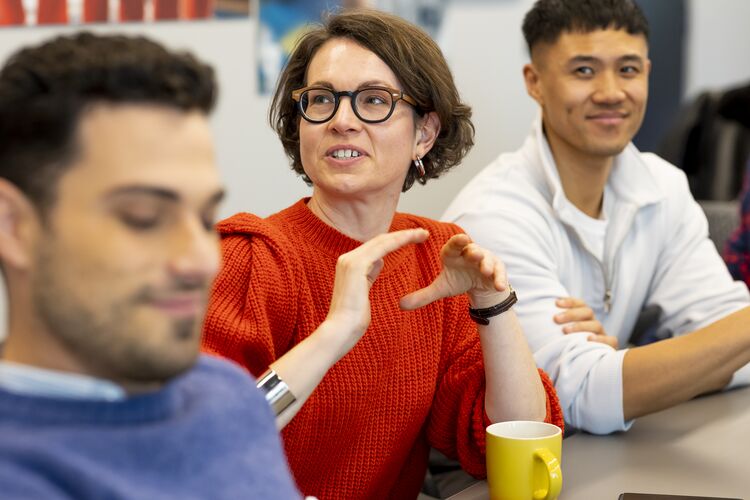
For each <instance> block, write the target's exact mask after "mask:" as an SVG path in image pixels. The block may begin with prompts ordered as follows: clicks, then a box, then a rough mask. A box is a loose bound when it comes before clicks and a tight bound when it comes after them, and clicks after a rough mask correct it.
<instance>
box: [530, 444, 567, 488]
mask: <svg viewBox="0 0 750 500" xmlns="http://www.w3.org/2000/svg"><path fill="white" fill-rule="evenodd" d="M534 457H535V458H538V459H539V460H541V461H542V463H544V466H545V467H546V468H547V478H548V479H549V485H548V487H547V490H546V491H545V490H536V491H535V492H534V500H554V499H555V498H557V497H558V496H559V495H560V490H561V489H562V471H561V470H560V461H559V460H558V459H557V457H555V455H553V454H552V452H551V451H549V450H548V449H547V448H539V449H538V450H535V451H534Z"/></svg>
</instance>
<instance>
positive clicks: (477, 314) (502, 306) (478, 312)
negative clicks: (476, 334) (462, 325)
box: [469, 284, 518, 326]
mask: <svg viewBox="0 0 750 500" xmlns="http://www.w3.org/2000/svg"><path fill="white" fill-rule="evenodd" d="M508 289H509V290H510V295H508V297H507V298H506V299H505V300H504V301H502V302H500V303H499V304H497V305H494V306H492V307H485V308H483V309H474V308H473V307H470V308H469V316H470V317H471V319H473V320H474V322H475V323H478V324H480V325H485V326H487V325H489V324H490V320H489V318H491V317H493V316H497V315H499V314H502V313H504V312H505V311H507V310H508V309H510V308H511V307H513V304H515V303H516V302H518V297H517V296H516V291H515V290H513V287H512V286H510V284H509V285H508Z"/></svg>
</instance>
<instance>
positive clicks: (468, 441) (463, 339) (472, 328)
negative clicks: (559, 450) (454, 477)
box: [427, 295, 564, 477]
mask: <svg viewBox="0 0 750 500" xmlns="http://www.w3.org/2000/svg"><path fill="white" fill-rule="evenodd" d="M468 308H469V302H468V298H467V297H466V295H461V296H458V297H454V298H452V299H447V300H446V301H445V321H444V324H445V325H446V330H447V331H446V332H445V336H444V338H445V339H446V340H445V342H444V344H443V352H442V354H441V365H440V372H439V378H438V387H437V390H436V394H435V399H434V402H433V406H432V410H431V413H430V417H429V422H428V427H427V437H428V440H429V441H430V444H431V445H432V446H433V447H435V448H436V449H438V450H440V451H441V452H442V453H443V454H445V455H446V456H448V457H451V458H457V459H458V460H459V462H460V463H461V467H462V468H463V469H464V470H465V471H466V472H468V473H469V474H471V475H472V476H475V477H485V476H486V474H487V472H486V467H485V429H486V428H487V426H488V425H490V424H491V423H492V422H491V421H490V420H489V419H488V418H487V414H486V413H485V409H484V395H485V376H484V362H483V358H482V346H481V343H480V341H479V334H478V332H477V326H476V324H475V323H474V322H472V321H471V319H470V318H469V316H468V313H467V311H468ZM539 373H540V376H541V378H542V383H543V385H544V390H545V392H546V397H547V416H546V418H545V421H546V422H549V423H553V424H555V425H557V426H559V427H560V428H561V429H562V428H563V426H564V423H563V414H562V410H561V409H560V403H559V401H558V399H557V394H556V392H555V388H554V385H553V383H552V381H551V380H550V379H549V377H548V376H547V375H546V374H545V373H544V372H543V371H542V370H539Z"/></svg>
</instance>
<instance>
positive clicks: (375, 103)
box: [292, 86, 418, 123]
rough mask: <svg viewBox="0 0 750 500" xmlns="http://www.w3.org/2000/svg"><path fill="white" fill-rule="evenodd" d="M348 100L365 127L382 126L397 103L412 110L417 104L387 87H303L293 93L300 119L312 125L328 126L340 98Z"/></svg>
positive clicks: (398, 91) (401, 93) (399, 92)
mask: <svg viewBox="0 0 750 500" xmlns="http://www.w3.org/2000/svg"><path fill="white" fill-rule="evenodd" d="M343 96H347V97H348V98H349V100H350V101H351V104H352V110H353V111H354V114H355V115H357V118H359V119H360V120H362V121H363V122H366V123H381V122H384V121H386V120H387V119H388V118H390V117H391V115H392V114H393V110H394V109H395V108H396V103H397V102H398V101H400V100H403V101H406V102H407V103H409V104H411V105H412V106H414V107H415V108H417V107H418V105H417V101H415V100H414V99H412V98H411V97H409V96H408V95H406V94H404V93H403V92H402V91H400V90H397V89H392V88H389V87H365V88H362V89H359V90H342V91H340V92H336V91H334V90H331V89H329V88H326V87H315V86H313V87H303V88H301V89H297V90H294V91H292V99H294V100H295V101H297V107H298V108H299V111H300V113H302V117H303V118H304V119H305V120H307V121H309V122H311V123H323V122H327V121H328V120H330V119H331V118H333V116H334V115H335V114H336V111H338V109H339V104H340V103H341V98H342V97H343Z"/></svg>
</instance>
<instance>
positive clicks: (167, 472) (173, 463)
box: [0, 356, 300, 500]
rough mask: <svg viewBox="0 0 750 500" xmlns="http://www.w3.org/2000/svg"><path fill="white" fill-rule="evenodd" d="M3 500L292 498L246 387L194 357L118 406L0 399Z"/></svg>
mask: <svg viewBox="0 0 750 500" xmlns="http://www.w3.org/2000/svg"><path fill="white" fill-rule="evenodd" d="M0 498H2V499H3V500H15V499H45V500H47V499H71V498H75V499H108V500H109V499H148V500H159V499H165V500H166V499H169V500H174V499H211V500H214V499H232V500H235V499H250V498H262V499H285V500H286V499H298V498H300V494H299V492H298V491H297V489H296V487H295V485H294V483H293V480H292V478H291V475H290V472H289V468H288V466H287V463H286V458H285V456H284V452H283V450H282V447H281V441H280V438H279V436H278V433H277V432H276V428H275V426H274V419H273V416H272V414H271V411H270V408H269V407H268V405H267V404H266V402H265V399H264V398H263V396H262V395H261V394H260V393H259V391H258V390H257V389H256V388H255V385H254V384H253V383H252V380H251V379H250V378H249V376H248V375H247V374H245V373H244V372H242V371H241V370H240V369H239V368H236V367H234V366H232V365H230V364H229V363H227V362H225V361H221V360H218V359H215V358H210V357H205V356H203V357H201V358H200V359H199V361H198V363H197V364H196V366H195V367H194V368H193V369H191V370H190V371H189V372H188V373H186V374H185V375H182V376H180V377H178V378H177V379H175V380H174V381H172V382H170V383H169V384H167V385H166V386H165V387H164V388H163V389H162V390H160V391H158V392H155V393H151V394H145V395H141V396H135V397H131V398H128V399H126V400H125V401H121V402H104V401H74V400H64V399H52V398H41V397H30V396H22V395H18V394H13V393H10V392H7V391H3V390H0Z"/></svg>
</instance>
